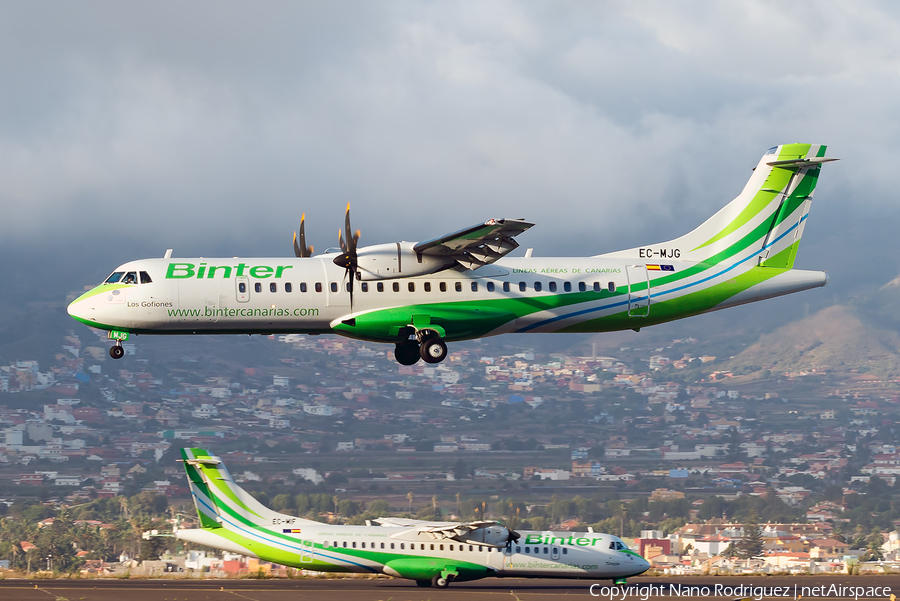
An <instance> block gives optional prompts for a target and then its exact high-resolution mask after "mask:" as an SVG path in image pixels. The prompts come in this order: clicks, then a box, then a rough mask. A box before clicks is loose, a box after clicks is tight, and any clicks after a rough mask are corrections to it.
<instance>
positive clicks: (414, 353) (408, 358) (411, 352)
mask: <svg viewBox="0 0 900 601" xmlns="http://www.w3.org/2000/svg"><path fill="white" fill-rule="evenodd" d="M394 359H396V360H397V363H399V364H400V365H415V364H416V363H418V362H419V345H418V344H417V343H416V342H415V341H414V340H408V341H406V342H401V343H399V344H397V346H396V347H394Z"/></svg>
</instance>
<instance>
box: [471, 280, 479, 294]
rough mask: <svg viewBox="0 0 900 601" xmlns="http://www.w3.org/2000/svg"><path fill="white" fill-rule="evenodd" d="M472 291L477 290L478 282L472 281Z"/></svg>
mask: <svg viewBox="0 0 900 601" xmlns="http://www.w3.org/2000/svg"><path fill="white" fill-rule="evenodd" d="M472 292H478V282H472Z"/></svg>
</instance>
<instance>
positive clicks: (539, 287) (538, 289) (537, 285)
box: [534, 282, 541, 292]
mask: <svg viewBox="0 0 900 601" xmlns="http://www.w3.org/2000/svg"><path fill="white" fill-rule="evenodd" d="M534 291H535V292H540V291H541V283H540V282H535V283H534Z"/></svg>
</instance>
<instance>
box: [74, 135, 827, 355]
mask: <svg viewBox="0 0 900 601" xmlns="http://www.w3.org/2000/svg"><path fill="white" fill-rule="evenodd" d="M833 160H836V159H830V158H826V157H825V146H821V145H817V144H784V145H782V146H776V147H774V148H771V149H769V150H768V152H766V154H765V155H764V156H763V157H762V159H760V161H759V163H758V164H757V166H756V167H755V168H754V170H753V174H752V175H751V177H750V180H749V181H748V182H747V184H746V186H744V189H743V190H742V191H741V193H740V194H739V195H738V197H737V198H735V199H734V200H732V201H731V202H730V203H728V204H727V205H726V206H725V207H723V208H722V209H721V210H720V211H719V212H717V213H716V214H715V215H713V216H712V217H710V218H709V219H707V220H706V221H705V222H704V223H703V224H701V225H700V226H699V227H698V228H696V229H695V230H693V231H691V232H689V233H687V234H685V235H684V236H681V237H680V238H675V239H674V240H670V241H668V242H663V243H658V244H646V245H643V246H639V247H637V248H631V249H628V250H622V251H617V252H612V253H606V254H602V255H594V256H590V257H547V258H535V257H531V256H530V253H526V256H525V257H522V258H511V257H508V254H509V253H510V252H511V251H513V250H514V249H515V248H517V247H518V243H517V242H516V241H515V237H516V236H517V235H519V234H521V233H522V232H524V231H525V230H527V229H528V228H530V227H531V226H532V225H533V224H531V223H528V222H526V221H524V220H521V219H491V220H488V221H486V222H484V223H481V224H478V225H475V226H472V227H469V228H466V229H463V230H460V231H458V232H454V233H452V234H447V235H445V236H440V237H438V238H434V239H433V240H428V241H425V242H392V243H386V244H377V245H373V246H363V247H360V246H359V245H358V241H359V232H358V231H357V232H356V233H353V232H352V230H351V228H350V207H349V206H348V207H347V214H346V217H345V226H344V230H343V231H342V232H340V233H339V241H340V245H341V247H340V249H335V250H334V251H330V250H329V251H326V252H325V253H324V254H321V255H315V256H313V255H312V248H309V247H308V246H307V244H306V236H305V231H304V229H305V225H304V220H301V222H300V231H299V236H297V235H296V234H295V236H294V254H295V255H296V258H257V259H251V258H247V259H242V258H173V257H172V256H171V251H168V252H166V255H165V257H163V258H157V259H141V260H138V261H131V262H129V263H125V264H124V265H121V266H119V267H117V268H116V269H115V271H114V272H113V273H112V275H110V276H109V277H108V278H107V279H106V281H104V282H103V283H102V284H100V285H99V286H97V287H95V288H93V289H92V290H90V291H88V292H86V293H85V294H82V295H81V296H80V297H79V298H77V299H76V300H75V301H73V302H72V303H71V304H70V305H69V308H68V311H69V314H70V315H71V316H72V317H74V318H75V319H77V320H78V321H81V322H83V323H85V324H87V325H89V326H91V327H94V328H101V329H104V330H108V332H109V334H108V336H109V338H110V339H111V340H114V341H115V345H114V346H112V347H111V348H110V355H111V356H112V357H113V358H116V359H118V358H121V357H122V356H123V355H124V353H125V351H124V348H123V347H122V344H121V343H122V341H123V340H126V339H127V338H128V336H129V334H279V333H285V334H287V333H298V334H340V335H342V336H347V337H350V338H357V339H360V340H367V341H372V342H384V343H393V344H394V345H396V346H395V349H394V356H395V357H396V359H397V361H399V362H400V363H402V364H404V365H412V364H414V363H416V362H417V361H419V359H420V358H421V359H423V360H424V361H426V362H428V363H438V362H440V361H442V360H443V359H444V358H445V357H446V356H447V345H446V343H447V342H454V341H459V340H468V339H473V338H480V337H483V336H493V335H496V334H507V333H515V332H609V331H614V330H626V329H633V330H639V329H640V328H642V327H646V326H650V325H654V324H658V323H663V322H667V321H672V320H675V319H681V318H683V317H689V316H692V315H698V314H700V313H705V312H708V311H715V310H718V309H724V308H727V307H733V306H735V305H740V304H744V303H750V302H754V301H758V300H763V299H766V298H771V297H774V296H780V295H783V294H790V293H792V292H798V291H801V290H806V289H809V288H815V287H818V286H824V285H825V284H826V283H827V282H828V276H827V274H825V273H824V272H821V271H803V270H798V269H793V266H794V258H795V257H796V254H797V247H798V246H799V244H800V237H801V236H802V234H803V228H804V225H805V223H806V218H807V216H808V215H809V208H810V205H811V203H812V197H813V190H814V189H815V187H816V181H817V180H818V177H819V171H820V170H821V166H822V164H823V163H826V162H829V161H833Z"/></svg>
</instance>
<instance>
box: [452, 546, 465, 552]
mask: <svg viewBox="0 0 900 601" xmlns="http://www.w3.org/2000/svg"><path fill="white" fill-rule="evenodd" d="M460 546H462V545H460ZM450 550H451V551H452V550H453V545H450Z"/></svg>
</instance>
